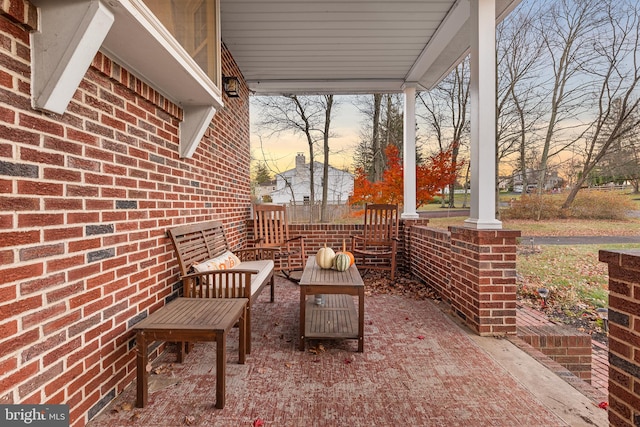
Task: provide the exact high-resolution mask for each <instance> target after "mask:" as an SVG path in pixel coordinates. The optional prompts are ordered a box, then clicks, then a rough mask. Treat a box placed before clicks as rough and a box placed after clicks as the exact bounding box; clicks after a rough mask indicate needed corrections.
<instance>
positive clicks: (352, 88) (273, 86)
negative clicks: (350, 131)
mask: <svg viewBox="0 0 640 427" xmlns="http://www.w3.org/2000/svg"><path fill="white" fill-rule="evenodd" d="M403 84H404V80H397V79H396V80H247V85H248V87H249V90H250V91H251V92H252V93H255V94H258V95H281V94H305V95H322V94H334V95H357V94H370V93H400V92H402V85H403Z"/></svg>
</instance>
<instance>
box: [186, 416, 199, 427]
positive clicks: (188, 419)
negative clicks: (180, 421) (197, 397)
mask: <svg viewBox="0 0 640 427" xmlns="http://www.w3.org/2000/svg"><path fill="white" fill-rule="evenodd" d="M195 422H196V417H194V416H193V415H187V416H186V417H184V423H185V424H186V425H188V426H192V425H193V424H194V423H195Z"/></svg>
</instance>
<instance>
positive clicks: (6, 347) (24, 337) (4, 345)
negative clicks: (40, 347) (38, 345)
mask: <svg viewBox="0 0 640 427" xmlns="http://www.w3.org/2000/svg"><path fill="white" fill-rule="evenodd" d="M39 338H40V334H39V332H38V331H37V330H36V329H32V330H30V331H26V332H24V333H22V334H20V335H14V336H12V337H11V338H9V339H6V340H2V341H0V358H3V357H5V356H7V355H8V354H11V353H13V352H15V351H18V350H19V349H21V348H25V347H28V346H30V345H33V344H34V343H35V342H36V341H38V339H39ZM0 384H2V380H0ZM2 391H4V389H2V388H1V387H0V394H1V393H2Z"/></svg>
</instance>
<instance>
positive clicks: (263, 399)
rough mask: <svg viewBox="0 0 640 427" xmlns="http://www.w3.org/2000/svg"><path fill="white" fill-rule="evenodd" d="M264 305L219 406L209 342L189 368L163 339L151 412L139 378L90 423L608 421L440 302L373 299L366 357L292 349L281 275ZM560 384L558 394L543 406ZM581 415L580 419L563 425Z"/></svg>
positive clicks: (288, 298) (233, 357)
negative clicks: (524, 376)
mask: <svg viewBox="0 0 640 427" xmlns="http://www.w3.org/2000/svg"><path fill="white" fill-rule="evenodd" d="M268 301H269V298H268V293H263V295H261V296H260V298H259V299H258V301H257V302H256V304H255V305H254V308H253V319H252V321H253V328H254V329H253V351H252V354H250V355H249V356H248V357H247V362H246V364H244V365H239V364H238V363H237V357H238V355H237V345H238V344H237V332H238V331H237V329H234V330H233V331H232V332H231V333H230V336H229V339H228V341H227V378H226V383H227V384H226V406H225V408H224V409H221V410H220V409H215V408H214V403H215V350H214V346H213V345H212V344H209V343H198V344H197V345H195V347H194V350H193V351H192V352H191V353H190V354H189V355H188V356H187V358H186V362H185V363H183V364H175V363H174V361H175V353H174V352H172V351H171V350H172V346H168V351H166V352H165V353H164V354H163V355H162V356H161V357H160V358H159V359H158V360H156V361H154V363H153V365H154V368H158V367H160V368H161V369H160V373H159V374H157V375H153V376H152V379H151V381H150V383H151V386H152V387H153V388H152V389H151V390H150V393H149V404H148V406H147V407H145V408H144V409H138V408H133V405H134V404H135V384H132V385H131V386H129V387H127V388H126V389H125V390H124V391H123V393H121V394H120V395H119V396H118V397H117V398H116V399H115V400H114V401H113V402H111V404H109V406H107V407H106V408H104V410H103V411H102V412H101V413H100V414H99V415H97V416H96V417H95V418H94V419H93V420H92V421H91V422H90V423H89V424H88V425H89V426H90V427H100V426H131V425H135V426H145V427H151V426H183V425H194V426H225V427H227V426H251V425H259V424H260V423H259V422H258V420H259V421H262V422H264V426H349V427H352V426H367V427H368V426H372V425H375V426H498V427H513V426H531V427H534V426H545V427H554V426H569V425H571V426H578V425H585V426H594V425H596V426H597V425H606V412H605V411H602V410H601V409H599V408H597V403H595V402H594V401H593V399H591V400H589V399H587V398H585V396H584V395H582V394H580V393H578V392H577V391H576V390H575V389H573V388H572V387H571V386H568V385H567V384H566V383H565V382H563V381H561V380H559V379H558V378H557V377H555V376H554V375H553V374H551V373H546V372H548V371H546V372H545V370H544V368H541V367H540V365H539V364H538V363H537V362H535V360H533V359H531V358H529V357H527V355H526V354H524V353H522V352H520V350H518V349H517V348H516V346H511V345H509V343H508V342H505V340H496V339H494V338H483V337H477V336H473V334H472V333H470V332H469V331H468V330H466V329H464V328H463V327H462V326H461V325H460V323H459V322H457V321H456V320H455V318H453V317H452V316H451V315H450V314H449V313H448V312H447V308H446V306H444V305H442V304H436V303H435V302H433V301H430V300H415V299H411V298H409V297H405V296H393V295H374V296H367V298H366V302H365V342H364V352H363V353H357V352H356V351H355V350H356V349H357V343H356V342H355V341H354V340H342V341H339V340H336V341H322V342H313V341H312V342H311V343H310V344H309V345H308V347H307V351H304V352H302V351H298V350H297V347H298V316H299V309H298V305H299V292H298V287H297V285H295V284H293V283H291V282H289V281H287V280H284V279H282V278H277V280H276V302H275V303H270V302H268ZM479 343H482V344H479ZM320 345H322V348H320V347H319V346H320ZM487 346H490V347H493V348H495V349H497V351H494V352H493V353H501V352H502V353H504V352H509V353H511V357H512V359H513V360H515V362H516V363H517V364H518V366H519V367H521V368H523V370H524V371H527V373H529V374H531V375H533V376H534V377H535V378H534V379H536V380H540V379H543V380H544V382H543V384H544V385H543V387H542V388H543V390H542V391H541V392H540V390H533V389H532V388H531V387H529V388H528V387H527V385H526V384H524V382H523V381H522V380H521V379H520V378H518V377H516V376H514V374H512V373H511V372H510V371H509V370H508V369H506V368H505V366H506V365H505V364H504V362H505V361H504V360H503V361H499V359H497V358H496V357H493V356H491V355H490V353H491V352H490V351H488V350H487ZM310 347H313V348H315V349H317V352H316V353H314V352H311V351H309V349H310ZM498 347H499V348H498ZM132 351H133V350H132ZM541 369H542V370H541ZM547 381H548V382H547ZM546 387H548V389H547V388H546ZM565 387H566V389H565ZM558 391H559V396H560V398H558V397H553V399H554V400H553V402H551V403H550V402H549V401H548V399H547V401H546V402H545V395H552V394H553V393H554V392H558ZM557 395H558V393H556V396H557ZM552 406H555V407H554V408H552ZM558 407H560V408H561V409H558ZM585 411H586V412H585ZM575 413H578V414H579V417H578V418H577V419H578V420H580V421H584V423H583V424H582V423H581V422H575V421H567V420H568V419H569V417H570V416H571V415H574V418H573V420H575V419H576V418H575ZM585 413H586V415H584V414H585Z"/></svg>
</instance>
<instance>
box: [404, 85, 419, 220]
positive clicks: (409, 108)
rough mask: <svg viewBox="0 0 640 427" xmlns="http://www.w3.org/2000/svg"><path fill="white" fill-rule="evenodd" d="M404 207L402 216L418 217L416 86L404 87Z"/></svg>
mask: <svg viewBox="0 0 640 427" xmlns="http://www.w3.org/2000/svg"><path fill="white" fill-rule="evenodd" d="M403 90H404V143H403V147H404V152H403V169H404V209H403V212H402V215H401V218H406V219H415V218H418V214H417V212H416V86H415V85H405V86H404V88H403Z"/></svg>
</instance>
